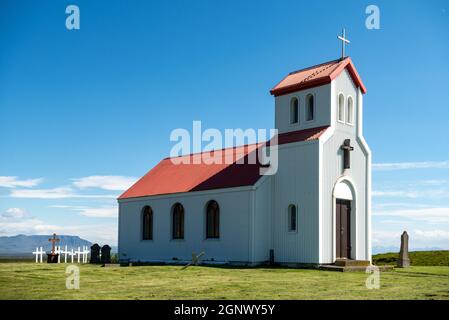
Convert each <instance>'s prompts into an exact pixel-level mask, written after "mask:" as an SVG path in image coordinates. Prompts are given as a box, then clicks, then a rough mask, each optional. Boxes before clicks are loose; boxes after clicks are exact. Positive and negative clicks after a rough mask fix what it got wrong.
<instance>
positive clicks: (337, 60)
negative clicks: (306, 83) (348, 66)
mask: <svg viewBox="0 0 449 320" xmlns="http://www.w3.org/2000/svg"><path fill="white" fill-rule="evenodd" d="M348 58H349V56H348V57H346V58H345V59H348ZM343 60H344V59H343ZM343 60H342V59H341V58H339V59H334V60H330V61H327V62H323V63H319V64H316V65H313V66H310V67H307V68H303V69H298V70H295V71H292V72H290V73H289V74H288V75H293V74H295V73H299V72H303V71H307V70H310V69H314V68H317V67H321V66H324V65H326V64H329V63H332V62H341V61H343Z"/></svg>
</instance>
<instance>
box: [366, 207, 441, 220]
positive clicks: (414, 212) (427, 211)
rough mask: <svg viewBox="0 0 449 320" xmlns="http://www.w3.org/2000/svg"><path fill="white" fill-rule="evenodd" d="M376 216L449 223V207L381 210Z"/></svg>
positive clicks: (375, 213) (376, 212) (374, 213)
mask: <svg viewBox="0 0 449 320" xmlns="http://www.w3.org/2000/svg"><path fill="white" fill-rule="evenodd" d="M373 215H374V216H386V217H402V218H407V219H412V220H417V221H420V222H427V223H435V224H440V223H449V207H446V208H445V207H429V208H416V209H395V210H385V211H382V210H379V211H374V212H373Z"/></svg>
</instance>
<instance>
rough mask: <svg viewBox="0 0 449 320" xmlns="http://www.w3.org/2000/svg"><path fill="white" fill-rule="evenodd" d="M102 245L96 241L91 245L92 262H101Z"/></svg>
mask: <svg viewBox="0 0 449 320" xmlns="http://www.w3.org/2000/svg"><path fill="white" fill-rule="evenodd" d="M100 249H101V248H100V246H99V245H98V244H97V243H94V245H92V246H91V247H90V263H100V262H101V261H100Z"/></svg>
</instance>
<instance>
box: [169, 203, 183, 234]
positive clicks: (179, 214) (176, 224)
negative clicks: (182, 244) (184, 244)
mask: <svg viewBox="0 0 449 320" xmlns="http://www.w3.org/2000/svg"><path fill="white" fill-rule="evenodd" d="M172 211H173V213H172V218H173V221H172V238H173V239H184V207H183V206H182V204H180V203H176V204H175V205H174V206H173V209H172Z"/></svg>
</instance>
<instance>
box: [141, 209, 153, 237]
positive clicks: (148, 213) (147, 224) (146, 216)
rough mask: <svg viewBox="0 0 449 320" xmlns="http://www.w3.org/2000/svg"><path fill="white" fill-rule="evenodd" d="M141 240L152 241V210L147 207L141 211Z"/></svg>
mask: <svg viewBox="0 0 449 320" xmlns="http://www.w3.org/2000/svg"><path fill="white" fill-rule="evenodd" d="M142 239H143V240H153V210H151V207H149V206H145V207H143V209H142Z"/></svg>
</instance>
